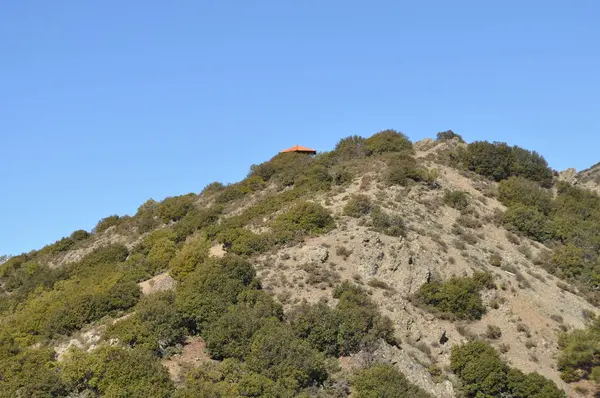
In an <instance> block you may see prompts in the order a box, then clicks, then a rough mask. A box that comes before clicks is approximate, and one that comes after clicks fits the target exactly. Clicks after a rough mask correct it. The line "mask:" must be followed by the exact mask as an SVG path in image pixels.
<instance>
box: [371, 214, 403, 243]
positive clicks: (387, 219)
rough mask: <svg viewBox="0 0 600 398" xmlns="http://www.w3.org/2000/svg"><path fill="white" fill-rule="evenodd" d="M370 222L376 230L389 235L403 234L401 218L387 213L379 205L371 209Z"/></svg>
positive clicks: (397, 235)
mask: <svg viewBox="0 0 600 398" xmlns="http://www.w3.org/2000/svg"><path fill="white" fill-rule="evenodd" d="M371 223H372V225H373V228H374V229H375V230H376V231H379V232H382V233H384V234H385V235H389V236H395V237H400V236H405V235H406V226H405V225H404V221H403V220H402V218H401V217H400V216H398V215H395V214H387V213H385V212H384V211H383V210H381V208H380V207H375V208H374V209H373V211H371Z"/></svg>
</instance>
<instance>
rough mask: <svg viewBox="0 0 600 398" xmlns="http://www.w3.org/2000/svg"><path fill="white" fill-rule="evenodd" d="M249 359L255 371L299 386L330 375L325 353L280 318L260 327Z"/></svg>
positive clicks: (314, 382) (250, 367)
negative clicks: (302, 337) (320, 351)
mask: <svg viewBox="0 0 600 398" xmlns="http://www.w3.org/2000/svg"><path fill="white" fill-rule="evenodd" d="M246 363H247V364H248V368H249V369H250V370H251V371H254V372H256V373H261V374H263V375H265V376H267V377H268V378H270V379H272V380H275V381H278V380H282V381H284V384H285V385H287V386H296V389H298V388H302V387H307V386H310V385H315V384H320V383H322V382H323V381H325V380H326V379H327V371H326V368H325V358H324V357H323V355H322V354H321V353H319V352H318V351H316V350H315V349H313V348H311V347H310V345H309V344H308V342H306V341H303V340H300V339H298V338H296V337H295V336H294V333H293V332H292V329H291V328H290V327H289V326H288V325H286V324H284V323H279V322H269V323H268V324H266V325H265V326H263V327H262V328H261V329H260V330H259V331H258V333H257V334H256V337H255V338H254V341H253V342H252V348H251V350H250V352H249V354H248V355H247V357H246Z"/></svg>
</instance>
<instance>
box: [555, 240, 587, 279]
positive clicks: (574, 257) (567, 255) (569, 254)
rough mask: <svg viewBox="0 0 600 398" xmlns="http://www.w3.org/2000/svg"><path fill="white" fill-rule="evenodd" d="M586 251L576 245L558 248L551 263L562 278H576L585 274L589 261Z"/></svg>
mask: <svg viewBox="0 0 600 398" xmlns="http://www.w3.org/2000/svg"><path fill="white" fill-rule="evenodd" d="M585 257H586V256H585V251H584V250H583V249H580V248H578V247H577V246H574V245H565V246H561V247H558V248H557V249H556V250H554V253H553V254H552V257H551V260H550V263H551V265H552V267H554V269H555V270H558V271H559V272H560V275H561V276H562V277H567V278H574V277H578V276H580V275H581V274H583V273H584V271H585V269H586V266H587V264H586V263H587V260H586V258H585Z"/></svg>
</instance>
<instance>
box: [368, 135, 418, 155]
mask: <svg viewBox="0 0 600 398" xmlns="http://www.w3.org/2000/svg"><path fill="white" fill-rule="evenodd" d="M365 149H366V153H367V155H379V154H382V153H385V152H407V153H410V152H412V142H410V140H409V139H408V137H407V136H405V135H404V134H402V133H399V132H397V131H396V130H383V131H380V132H379V133H377V134H374V135H372V136H371V137H369V138H367V139H366V140H365Z"/></svg>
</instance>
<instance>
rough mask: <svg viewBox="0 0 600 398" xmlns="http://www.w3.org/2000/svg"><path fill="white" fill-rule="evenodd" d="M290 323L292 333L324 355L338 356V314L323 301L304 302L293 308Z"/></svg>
mask: <svg viewBox="0 0 600 398" xmlns="http://www.w3.org/2000/svg"><path fill="white" fill-rule="evenodd" d="M290 323H291V326H292V329H293V331H294V334H295V335H296V336H297V337H299V338H301V339H302V340H305V341H307V342H308V343H309V344H310V345H311V346H312V347H313V348H315V349H317V350H319V351H320V352H323V353H325V354H326V355H332V356H339V354H340V345H339V344H338V335H339V329H340V323H341V319H340V318H339V314H338V313H337V312H335V311H334V310H332V309H331V308H329V306H328V305H327V304H325V303H324V302H319V303H317V304H314V305H309V304H307V303H304V304H302V305H300V306H299V307H296V308H294V309H293V311H292V313H291V314H290Z"/></svg>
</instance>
